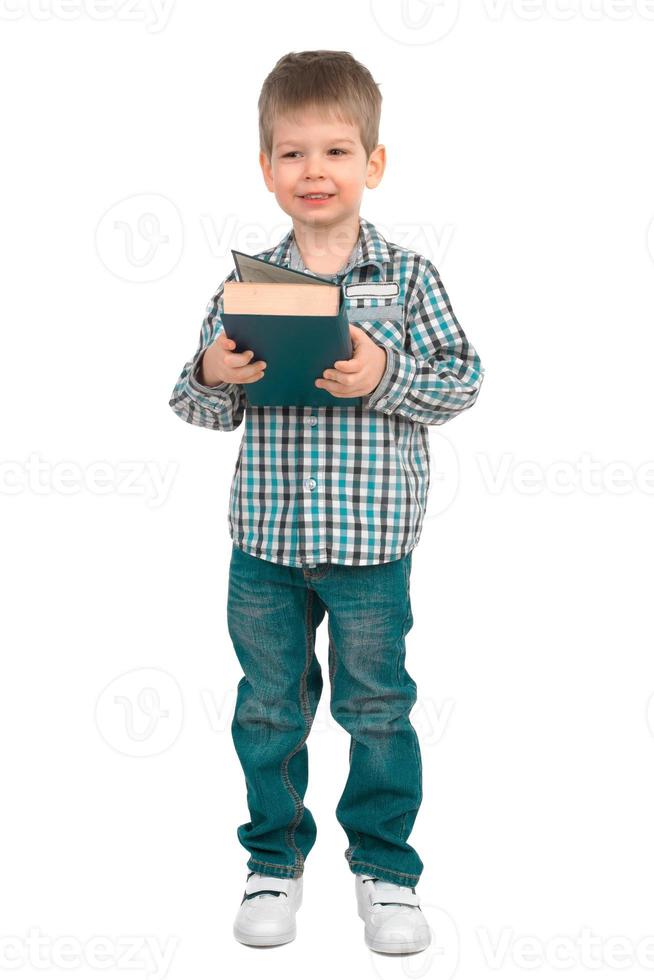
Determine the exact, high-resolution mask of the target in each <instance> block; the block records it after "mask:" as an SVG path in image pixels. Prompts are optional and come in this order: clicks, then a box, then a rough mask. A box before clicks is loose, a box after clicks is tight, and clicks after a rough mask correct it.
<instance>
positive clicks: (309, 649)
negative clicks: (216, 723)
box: [281, 589, 313, 869]
mask: <svg viewBox="0 0 654 980" xmlns="http://www.w3.org/2000/svg"><path fill="white" fill-rule="evenodd" d="M312 602H313V592H312V591H311V589H307V601H306V609H305V617H306V618H305V627H306V628H305V638H306V661H305V665H304V670H303V671H302V676H301V677H300V704H301V706H302V712H303V715H304V720H305V727H304V732H303V734H302V737H301V738H300V741H299V742H298V744H297V745H296V746H294V748H293V749H291V751H290V752H289V753H288V755H287V756H286V758H285V759H284V760H283V762H282V766H281V775H282V780H283V782H284V785H285V786H286V789H287V790H288V792H289V793H290V795H291V798H292V800H293V803H294V804H295V814H294V816H293V820H292V821H291V825H290V826H289V827H287V828H286V834H285V837H286V843H287V844H288V845H289V847H290V848H292V849H293V850H294V851H295V853H296V854H297V863H296V865H295V868H297V869H302V868H303V867H304V855H303V854H302V851H301V850H300V849H299V847H298V846H297V842H296V840H295V831H296V829H297V827H298V826H299V824H300V821H301V820H302V814H303V812H304V803H303V801H302V799H301V798H300V795H299V793H298V792H297V790H296V789H295V787H294V786H293V784H292V783H291V780H290V778H289V775H288V763H289V761H290V760H291V759H292V758H293V756H294V755H295V754H296V753H297V752H299V751H300V749H301V748H302V746H303V745H304V743H305V741H306V739H307V736H308V734H309V731H310V729H311V720H310V719H311V706H310V704H309V695H308V691H307V677H308V674H309V669H310V667H311V660H312V657H313V642H312V637H313V629H312V627H311V622H312V618H311V617H312ZM307 716H308V717H307Z"/></svg>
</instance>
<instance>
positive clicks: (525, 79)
mask: <svg viewBox="0 0 654 980" xmlns="http://www.w3.org/2000/svg"><path fill="white" fill-rule="evenodd" d="M460 7H461V9H459V5H458V4H457V3H453V2H448V0H444V2H439V3H436V2H434V3H433V4H431V5H430V4H428V3H423V2H422V0H409V2H408V3H406V4H403V3H401V2H399V0H398V2H391V0H389V2H386V3H381V2H373V3H372V4H370V3H367V2H359V3H353V2H348V3H346V2H343V0H332V2H331V3H329V4H328V5H321V4H319V5H315V4H306V3H299V2H295V0H293V2H286V3H284V4H283V5H280V4H271V3H263V2H262V3H238V4H220V5H218V4H213V5H212V4H202V3H200V2H199V0H186V2H185V3H182V2H181V0H177V2H176V3H173V4H171V3H170V2H166V4H165V6H164V7H163V8H159V7H157V6H156V5H150V4H149V3H148V2H146V0H141V2H137V0H134V2H131V3H130V4H129V5H128V4H127V3H126V2H122V3H121V2H119V0H117V2H115V3H113V4H112V3H109V4H107V3H101V0H96V2H95V3H93V2H92V0H86V2H82V0H79V2H78V3H76V2H75V0H65V3H64V2H63V0H62V2H61V3H60V4H58V5H57V4H54V3H47V2H46V0H40V2H38V3H37V2H36V0H2V2H1V3H0V9H1V16H0V64H1V66H2V68H1V70H2V82H3V99H2V116H3V122H2V137H3V147H4V148H3V155H2V166H3V171H4V173H3V203H2V246H1V247H2V255H1V260H2V272H3V275H2V279H3V285H2V300H1V302H2V308H3V314H2V367H3V383H2V387H1V391H2V402H3V404H2V420H3V425H2V450H1V463H2V471H1V472H2V493H1V494H0V504H1V507H2V519H3V522H2V528H3V529H2V552H3V559H4V560H3V562H2V595H3V600H4V601H3V612H2V624H3V634H4V639H3V644H2V647H3V680H2V683H1V684H0V729H1V730H0V739H1V742H2V747H3V787H4V802H3V804H2V808H1V810H0V820H1V822H2V838H1V842H0V847H1V851H0V868H1V872H0V874H1V879H2V887H1V889H0V901H1V906H0V933H1V936H0V938H1V940H2V946H1V951H2V957H3V963H2V965H3V966H4V967H9V966H10V965H11V964H12V963H13V965H14V967H15V968H14V969H13V971H11V970H10V971H9V973H8V975H14V976H16V977H32V976H34V977H36V976H38V977H43V976H46V977H53V978H55V977H57V978H58V977H63V976H69V975H74V976H79V977H84V978H87V977H91V978H93V977H96V976H97V977H99V976H102V977H103V978H113V977H120V976H129V977H147V978H151V977H157V978H161V977H162V976H164V975H165V976H167V977H169V978H174V980H177V978H180V980H181V978H184V980H186V978H191V977H194V978H198V980H201V978H205V977H215V976H222V975H223V972H219V971H225V970H227V969H229V970H230V971H239V973H238V975H240V976H255V975H260V971H262V970H264V969H265V971H266V975H267V976H269V977H287V976H288V975H289V970H297V971H298V972H300V971H301V972H302V973H303V974H304V975H309V974H311V975H313V974H314V973H315V972H316V971H318V970H319V969H321V968H324V970H325V971H328V970H332V969H334V968H338V969H351V970H352V971H353V972H354V973H359V975H361V973H363V974H364V975H371V976H377V975H379V976H384V977H385V976H403V975H405V974H409V975H411V976H423V975H429V976H434V977H437V978H439V980H442V978H445V980H449V978H450V977H453V976H456V977H461V978H463V977H466V978H468V977H472V976H475V977H484V976H493V977H502V978H515V977H525V976H527V975H530V976H537V977H545V976H546V977H555V976H565V977H569V976H575V977H585V976H589V977H591V976H592V977H593V978H602V980H604V978H606V977H613V976H616V975H617V974H618V973H619V974H620V976H623V977H624V976H627V977H629V978H630V980H631V978H634V980H635V978H640V977H645V976H648V975H650V974H651V969H652V965H653V964H654V939H652V938H651V937H652V936H653V935H654V925H653V918H652V905H653V903H652V897H651V895H652V893H651V882H652V876H653V874H654V860H653V856H652V836H651V828H652V825H653V817H654V789H653V786H654V782H653V780H652V766H653V763H654V737H653V734H652V733H653V731H654V706H653V705H652V704H651V703H650V699H651V697H652V691H654V676H653V674H654V671H653V668H652V640H651V613H650V612H649V609H648V603H649V601H650V600H651V594H652V575H651V554H652V494H653V492H654V462H653V456H652V393H651V365H652V358H653V354H654V350H653V346H654V345H653V341H652V307H653V305H654V304H653V299H652V282H653V279H654V259H653V251H654V232H653V231H652V228H651V222H652V218H653V216H654V188H653V185H652V173H653V172H654V133H653V129H652V125H651V105H652V85H653V83H654V62H653V61H652V48H653V45H654V3H649V5H648V3H647V2H645V0H640V2H636V0H613V2H610V0H594V2H593V3H591V2H590V0H558V2H554V0H549V2H547V0H542V2H538V0H523V2H522V3H520V2H518V0H515V2H513V3H508V2H507V3H504V2H502V0H493V2H491V0H486V2H474V3H473V2H468V3H466V5H465V9H464V5H463V4H461V5H460ZM315 48H331V49H339V50H348V51H350V52H352V54H353V55H354V56H355V57H356V58H358V59H359V60H360V61H362V62H363V63H364V64H365V65H366V66H367V67H368V68H369V69H370V71H371V72H372V74H373V77H374V78H375V80H376V81H377V82H378V83H379V84H380V87H381V91H382V94H383V99H384V101H383V111H382V122H381V131H380V142H382V143H384V144H385V146H386V147H387V154H388V166H387V171H386V174H385V176H384V179H383V181H382V183H381V185H380V186H379V187H378V188H377V189H376V190H374V191H366V192H365V196H364V199H363V205H362V210H361V213H362V215H363V216H364V217H365V218H367V219H368V220H370V221H372V222H373V223H375V224H376V225H377V226H378V228H379V229H380V230H381V231H382V233H383V234H385V235H386V237H387V238H389V239H390V240H391V241H395V242H397V243H398V244H403V245H406V246H407V247H411V248H414V249H417V250H418V251H420V252H422V253H423V254H425V255H427V256H429V258H431V259H432V261H434V262H435V263H436V265H437V266H438V268H439V270H440V272H441V275H442V277H443V281H444V283H445V286H446V288H447V290H448V292H449V294H450V297H451V300H452V302H453V304H454V308H455V311H456V313H457V315H458V317H459V319H460V321H461V323H462V326H463V328H464V330H465V331H466V333H467V335H468V336H469V338H470V340H471V341H472V343H473V344H474V345H475V347H476V348H477V350H478V351H479V353H480V356H481V358H482V362H483V364H484V367H485V369H486V374H487V376H486V379H485V382H484V386H483V389H482V392H481V394H480V396H479V399H478V401H477V403H476V405H475V406H474V407H473V409H472V410H471V411H470V412H469V413H466V414H465V415H464V416H462V417H460V418H459V419H457V420H455V421H452V422H450V423H449V424H447V425H446V426H443V427H441V428H440V429H438V430H436V429H433V428H432V429H431V430H430V435H431V439H432V468H433V481H432V490H431V496H430V509H429V512H428V514H427V517H426V519H425V524H424V530H423V536H422V539H421V541H420V544H419V546H418V548H417V550H416V552H415V554H414V562H413V573H412V604H413V612H414V619H415V625H414V628H413V630H412V631H411V632H410V634H409V636H408V638H407V668H408V670H409V672H410V673H411V675H412V677H413V678H414V679H415V681H416V683H417V685H418V692H419V700H418V703H417V704H416V707H415V709H414V712H413V714H412V720H413V722H414V725H415V727H416V729H417V731H418V732H419V735H420V738H421V745H422V754H423V766H424V801H423V804H422V808H421V810H420V812H419V814H418V818H417V822H416V825H415V828H414V831H413V834H412V835H411V838H410V841H411V843H412V844H413V845H414V846H415V847H416V849H417V850H418V852H419V854H420V855H421V857H422V859H423V861H424V864H425V870H424V872H423V875H422V878H421V881H420V883H419V886H418V893H419V894H420V896H421V899H422V904H423V909H424V910H425V913H426V915H427V916H428V919H429V921H430V924H431V925H432V928H433V930H434V933H435V939H434V942H433V944H432V946H431V947H430V949H429V950H428V951H426V952H425V953H423V954H419V955H418V956H415V957H412V958H406V959H403V958H399V959H396V958H395V959H394V958H388V957H383V956H379V955H376V954H373V953H370V952H369V951H368V950H367V949H366V947H365V946H364V943H363V923H362V922H361V920H360V919H359V918H358V916H357V915H356V906H355V901H354V879H353V876H352V874H351V872H350V871H349V869H348V867H347V865H346V862H345V859H344V857H343V852H344V850H345V848H346V847H347V839H346V837H345V834H344V832H343V830H342V829H341V828H340V826H339V825H338V823H337V821H336V818H335V814H334V809H335V806H336V803H337V801H338V798H339V796H340V794H341V792H342V789H343V786H344V783H345V778H346V771H347V755H348V746H349V736H348V735H347V734H346V732H345V731H344V730H342V729H340V728H339V727H338V726H337V725H336V722H335V721H334V720H333V719H332V718H331V716H330V715H329V711H328V700H329V686H328V683H327V684H326V687H325V690H324V692H323V699H322V701H321V704H320V707H319V711H318V718H317V719H316V723H315V725H314V729H313V731H312V733H311V736H310V739H309V752H310V783H309V789H308V792H307V796H306V803H307V805H308V806H309V807H310V808H311V810H312V812H313V813H314V815H315V817H316V820H317V822H318V838H317V841H316V845H315V847H314V849H313V851H312V853H311V854H310V856H309V860H308V862H307V868H306V882H305V896H304V905H303V907H302V909H301V910H300V912H299V913H298V938H297V940H296V941H295V942H294V943H291V944H290V945H288V946H286V947H283V948H280V949H278V950H277V951H274V950H268V951H262V952H259V951H257V950H252V949H249V948H247V947H244V946H241V945H240V944H238V943H237V942H236V941H235V940H234V939H233V937H232V934H231V928H232V921H233V918H234V916H235V914H236V911H237V907H238V903H239V901H240V898H241V895H242V891H243V887H244V882H245V874H246V868H245V862H246V860H247V856H248V855H247V852H245V851H244V850H243V848H242V847H241V845H240V844H239V843H238V841H237V838H236V826H237V825H238V824H239V823H241V822H243V821H245V820H246V819H248V816H247V811H246V802H245V785H244V781H243V777H242V773H241V770H240V767H239V763H238V760H237V757H236V754H235V751H234V748H233V744H232V741H231V736H230V730H229V726H230V723H231V717H232V711H233V706H234V697H235V688H236V684H237V682H238V679H239V678H240V676H241V671H240V668H239V666H238V664H237V661H236V658H235V655H234V652H233V649H232V646H231V643H230V639H229V635H228V632H227V626H226V590H227V572H228V560H229V555H230V550H231V540H230V538H229V535H228V529H227V503H228V489H229V480H230V478H231V474H232V471H233V466H234V463H235V460H236V455H237V451H238V446H239V442H240V439H241V435H242V432H243V430H242V429H241V430H236V431H235V432H233V433H219V432H215V431H211V430H208V429H202V428H199V427H196V426H191V425H185V424H184V423H183V422H182V421H181V420H180V419H179V418H177V417H176V416H175V415H174V414H173V412H172V410H171V409H170V408H169V406H168V399H169V397H170V395H171V392H172V388H173V385H174V383H175V381H176V379H177V377H178V375H179V373H180V371H181V369H182V367H183V365H184V363H185V361H186V360H188V359H189V358H190V357H191V356H192V354H193V353H194V352H195V349H196V345H197V342H198V339H199V333H200V326H201V323H202V319H203V316H204V311H205V307H206V304H207V302H208V300H209V299H210V297H211V295H212V293H213V292H214V291H215V288H216V287H217V285H218V284H219V283H220V282H221V281H222V279H223V278H224V277H225V275H226V274H227V273H228V272H229V271H230V270H231V268H232V264H231V256H230V253H229V249H230V248H232V247H236V248H240V249H241V250H244V251H250V252H254V251H259V250H261V249H263V248H266V247H269V246H270V245H273V244H275V243H276V242H277V241H278V240H279V239H280V238H281V236H282V235H283V234H285V233H286V231H287V230H289V228H290V219H288V217H287V215H285V214H284V213H283V212H281V211H280V209H279V208H278V206H277V204H276V201H275V198H274V195H272V194H270V193H269V192H268V191H267V190H266V188H265V186H264V183H263V179H262V176H261V172H260V169H259V164H258V159H257V155H258V131H257V110H256V102H257V98H258V95H259V91H260V88H261V84H262V83H263V80H264V78H265V76H266V74H267V73H268V72H269V71H270V70H271V69H272V67H273V65H274V63H275V62H276V61H277V59H278V58H279V57H281V56H282V55H283V54H284V53H286V52H287V51H291V50H295V51H301V50H305V49H315ZM98 463H100V464H103V466H104V469H103V470H102V472H101V473H100V470H99V469H98V467H97V464H98ZM100 476H102V479H100ZM158 481H163V483H160V482H158ZM648 596H649V597H650V599H649V600H648ZM318 656H319V659H320V661H321V664H322V665H323V668H324V670H323V673H324V675H325V678H326V679H327V634H326V625H323V626H321V628H320V631H319V634H318ZM584 929H586V930H587V932H588V933H589V934H590V935H592V936H593V937H595V938H594V940H593V942H592V943H590V945H589V948H588V950H589V951H587V952H584V950H583V949H582V946H581V945H580V936H581V933H582V930H584ZM30 930H33V935H37V936H40V937H41V941H42V946H41V952H40V953H38V957H39V958H37V952H36V947H35V945H34V942H32V944H31V945H30V941H29V933H30ZM98 937H106V941H105V946H104V947H103V950H104V953H103V957H104V958H102V957H101V956H100V955H99V954H98V953H97V950H96V959H95V960H93V959H92V954H93V943H94V942H97V939H98ZM126 937H135V938H133V939H132V942H133V944H134V949H133V951H132V952H130V951H129V949H128V948H127V946H126V942H127V940H126ZM557 937H558V939H559V940H560V942H559V944H558V945H557V943H556V940H557ZM620 937H622V939H621V940H620V943H621V945H619V944H618V941H619V939H620ZM336 939H337V940H338V942H334V940H336ZM146 944H149V945H146ZM639 944H640V945H639ZM155 947H156V949H157V950H158V951H159V952H158V956H159V957H161V956H162V955H166V956H168V957H169V962H168V963H167V965H166V966H164V967H161V965H156V962H155V960H154V959H153V958H152V955H153V954H152V952H150V953H148V950H152V949H153V948H155ZM162 950H164V953H162ZM264 958H265V963H264ZM38 963H41V965H42V966H43V967H45V968H41V967H39V966H38V965H37V964H38ZM101 964H104V966H103V968H101ZM128 967H131V969H128Z"/></svg>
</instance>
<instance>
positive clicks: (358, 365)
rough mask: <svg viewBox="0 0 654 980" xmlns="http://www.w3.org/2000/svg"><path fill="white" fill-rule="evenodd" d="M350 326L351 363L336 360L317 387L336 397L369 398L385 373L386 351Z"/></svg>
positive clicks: (357, 329)
mask: <svg viewBox="0 0 654 980" xmlns="http://www.w3.org/2000/svg"><path fill="white" fill-rule="evenodd" d="M349 326H350V336H351V338H352V346H353V348H354V350H353V352H352V357H351V358H350V360H349V361H334V367H333V368H326V369H325V370H324V371H323V373H322V377H321V378H316V381H315V385H316V388H324V389H325V390H326V391H329V392H330V394H332V395H335V396H336V397H337V398H354V397H356V396H358V395H369V394H370V392H371V391H374V390H375V388H376V387H377V385H378V384H379V382H380V381H381V379H382V377H383V374H384V371H385V370H386V348H385V347H379V346H378V345H377V344H376V343H375V342H374V340H373V339H372V338H371V337H369V336H368V334H367V333H366V332H365V330H362V329H361V328H360V327H355V326H354V325H353V324H351V323H350V325H349Z"/></svg>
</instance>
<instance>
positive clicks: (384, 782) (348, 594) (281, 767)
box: [227, 544, 423, 886]
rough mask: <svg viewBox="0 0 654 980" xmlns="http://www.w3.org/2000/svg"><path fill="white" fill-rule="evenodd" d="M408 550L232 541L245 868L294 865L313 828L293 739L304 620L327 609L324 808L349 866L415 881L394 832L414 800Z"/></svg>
mask: <svg viewBox="0 0 654 980" xmlns="http://www.w3.org/2000/svg"><path fill="white" fill-rule="evenodd" d="M411 557H412V556H411V552H409V554H407V555H405V556H404V557H403V558H398V559H397V560H395V561H390V562H385V563H383V564H378V565H361V566H354V565H336V564H330V563H328V562H326V563H324V564H321V565H318V566H317V567H316V568H295V567H293V566H290V565H279V564H276V563H274V562H270V561H265V560H264V559H262V558H257V557H255V556H254V555H249V554H247V552H245V551H242V550H241V549H240V548H238V547H236V545H234V544H232V557H231V561H230V567H229V592H228V602H227V621H228V629H229V634H230V637H231V639H232V643H233V645H234V649H235V652H236V655H237V657H238V659H239V662H240V664H241V667H242V669H243V675H244V676H243V677H242V678H241V679H240V681H239V683H238V688H237V696H236V707H235V711H234V717H233V721H232V726H231V732H232V738H233V740H234V746H235V748H236V753H237V755H238V757H239V760H240V763H241V766H242V767H243V772H244V774H245V783H246V790H247V805H248V809H249V812H250V820H249V821H248V822H247V823H244V824H241V825H240V826H239V827H238V830H237V835H238V839H239V841H240V842H241V844H242V845H243V847H244V848H245V849H246V850H247V851H249V853H250V858H249V860H248V862H247V867H248V868H249V869H250V870H251V871H259V872H261V873H262V874H268V875H275V876H277V877H280V878H298V877H299V876H300V875H301V874H302V873H303V871H304V863H305V860H306V858H307V855H308V854H309V851H310V850H311V848H312V847H313V845H314V843H315V840H316V833H317V828H316V822H315V820H314V818H313V815H312V813H311V811H310V810H309V809H308V808H307V807H306V806H305V805H304V795H305V792H306V789H307V783H308V761H309V760H308V751H307V746H306V744H305V743H306V740H307V737H308V735H309V732H310V730H311V725H312V723H313V720H314V717H315V714H316V708H317V706H318V702H319V701H320V695H321V692H322V686H323V680H322V672H321V669H320V664H319V662H318V660H317V658H316V655H315V638H316V629H317V627H318V626H319V625H320V623H321V622H322V620H323V618H324V616H325V612H328V614H329V619H328V635H329V679H330V684H331V700H330V711H331V714H332V715H333V717H334V718H335V719H336V721H337V722H338V723H339V725H341V726H342V727H343V728H344V729H345V731H347V732H348V733H349V734H350V754H349V774H348V778H347V781H346V784H345V789H344V790H343V794H342V796H341V798H340V800H339V802H338V805H337V808H336V817H337V819H338V821H339V823H340V824H341V826H342V827H343V830H344V831H345V833H346V835H347V839H348V842H349V847H348V848H347V850H346V851H345V858H346V860H347V862H348V865H349V867H350V870H351V871H352V872H353V873H354V874H371V875H373V876H375V877H378V878H384V879H386V880H387V881H392V882H395V883H396V884H398V885H409V886H415V885H416V884H417V883H418V879H419V877H420V874H421V872H422V869H423V864H422V861H421V860H420V858H419V856H418V854H417V852H416V851H415V850H414V848H413V847H411V845H410V844H408V843H407V838H408V836H409V834H410V833H411V830H412V828H413V825H414V822H415V819H416V815H417V813H418V808H419V806H420V803H421V801H422V762H421V756H420V745H419V742H418V736H417V733H416V731H415V729H414V728H413V726H412V724H411V722H410V721H409V712H410V711H411V708H412V707H413V705H414V704H415V702H416V685H415V683H414V681H413V679H412V678H411V677H410V675H409V674H408V673H407V671H406V668H405V666H404V658H405V642H404V638H405V636H406V634H407V633H408V632H409V630H410V629H411V627H412V626H413V616H412V613H411V600H410V596H409V580H410V575H411Z"/></svg>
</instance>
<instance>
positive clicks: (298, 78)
mask: <svg viewBox="0 0 654 980" xmlns="http://www.w3.org/2000/svg"><path fill="white" fill-rule="evenodd" d="M381 103H382V96H381V92H380V90H379V86H378V85H377V83H376V82H375V80H374V79H373V77H372V75H371V74H370V72H369V71H368V69H367V68H366V67H365V66H364V65H362V64H361V63H360V62H358V61H357V60H356V59H355V58H354V57H353V56H352V55H351V54H350V52H349V51H291V52H289V53H288V54H285V55H284V56H283V57H282V58H280V59H279V61H278V62H277V64H276V65H275V67H274V68H273V69H272V71H271V72H270V74H269V75H268V76H267V78H266V79H265V81H264V83H263V86H262V88H261V93H260V95H259V146H260V149H261V150H263V152H264V153H265V154H266V156H267V157H268V159H269V160H270V159H271V158H272V140H273V124H274V122H275V120H276V119H277V118H279V117H280V116H288V117H289V118H293V116H295V115H296V113H297V112H299V111H300V110H302V109H307V108H311V109H315V110H316V111H317V112H318V114H320V115H324V116H329V115H335V116H336V117H337V118H339V119H341V120H342V121H343V122H347V123H350V124H352V125H358V126H359V134H360V138H361V143H362V144H363V147H364V149H365V151H366V156H367V157H370V154H371V153H372V151H373V150H374V149H375V147H376V146H377V144H378V142H379V118H380V115H381Z"/></svg>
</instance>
